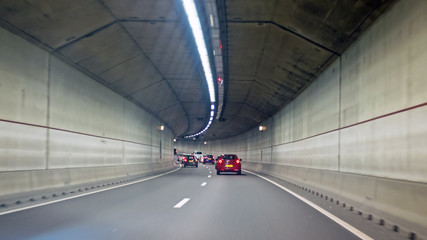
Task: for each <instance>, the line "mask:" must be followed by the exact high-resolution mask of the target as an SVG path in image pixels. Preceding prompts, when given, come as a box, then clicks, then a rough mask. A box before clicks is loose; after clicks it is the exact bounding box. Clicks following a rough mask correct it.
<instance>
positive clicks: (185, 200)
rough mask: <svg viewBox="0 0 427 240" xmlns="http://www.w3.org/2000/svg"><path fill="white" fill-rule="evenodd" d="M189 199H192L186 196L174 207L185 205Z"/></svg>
mask: <svg viewBox="0 0 427 240" xmlns="http://www.w3.org/2000/svg"><path fill="white" fill-rule="evenodd" d="M188 201H190V199H189V198H184V199H182V200H181V202H179V203H177V204H176V205H175V206H174V207H173V208H181V207H182V206H184V204H186V203H187V202H188Z"/></svg>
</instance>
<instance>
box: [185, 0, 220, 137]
mask: <svg viewBox="0 0 427 240" xmlns="http://www.w3.org/2000/svg"><path fill="white" fill-rule="evenodd" d="M182 4H183V6H184V10H185V12H186V13H187V18H188V22H189V24H190V27H191V30H192V32H193V36H194V40H195V41H196V46H197V51H198V52H199V55H200V60H201V62H202V67H203V71H204V73H205V78H206V82H207V84H208V90H209V98H210V101H211V112H210V119H209V123H208V125H207V126H206V127H205V128H204V129H203V130H202V131H200V132H198V133H195V134H192V135H189V136H185V138H191V137H195V136H197V135H200V134H202V133H204V132H205V131H206V130H208V128H209V127H210V126H211V124H212V120H213V116H214V115H215V112H214V110H215V104H213V103H215V87H214V81H213V75H212V70H211V64H210V61H209V55H208V51H207V48H206V43H205V38H204V36H203V30H202V26H201V24H200V18H199V15H198V14H197V9H196V5H195V4H194V0H182ZM212 22H213V18H212V15H211V24H212Z"/></svg>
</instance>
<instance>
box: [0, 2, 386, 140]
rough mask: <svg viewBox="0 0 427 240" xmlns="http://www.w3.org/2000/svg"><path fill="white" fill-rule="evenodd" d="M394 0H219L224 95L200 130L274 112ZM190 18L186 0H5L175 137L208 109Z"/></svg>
mask: <svg viewBox="0 0 427 240" xmlns="http://www.w3.org/2000/svg"><path fill="white" fill-rule="evenodd" d="M200 2H201V1H199V3H200ZM393 2H394V1H391V0H390V1H387V0H327V1H326V0H325V1H318V0H299V1H294V0H231V1H230V0H217V1H216V3H217V7H218V10H219V14H218V15H219V20H220V25H221V39H222V44H223V63H224V79H225V81H226V82H225V102H224V108H223V112H222V114H221V116H220V117H221V118H220V119H219V120H215V121H214V123H213V124H212V126H211V128H210V129H209V130H208V131H207V132H206V133H205V134H204V135H202V136H201V138H202V139H218V138H225V137H230V136H235V135H238V134H240V133H243V132H245V131H247V130H249V129H252V128H254V127H256V126H257V125H259V124H260V123H262V121H264V120H266V119H267V118H269V117H271V116H273V115H274V114H275V113H277V112H278V111H279V110H280V109H281V108H283V107H284V106H285V105H286V104H287V103H289V102H290V101H291V100H292V99H294V98H295V97H296V96H297V95H298V94H299V93H300V92H301V91H302V90H303V89H304V88H305V87H307V86H308V85H309V84H310V83H311V82H312V81H313V80H314V79H315V78H316V77H317V76H319V74H320V73H321V72H322V71H324V70H325V69H326V67H328V66H329V65H330V64H331V63H332V62H333V61H334V60H335V59H336V58H337V57H338V56H340V54H341V53H342V52H343V51H344V50H345V49H346V48H347V47H348V46H349V45H350V44H351V43H352V42H353V41H355V40H356V39H357V38H358V37H359V36H360V34H361V33H362V32H363V31H364V30H365V29H367V28H368V27H369V26H370V25H371V24H372V23H373V22H374V20H376V19H377V18H378V17H379V16H380V15H381V14H382V13H383V12H384V11H385V10H386V9H387V8H388V7H390V5H391V4H392V3H393ZM185 17H186V16H185V14H184V12H183V10H182V7H181V5H180V1H178V0H60V1H58V0H43V1H30V0H2V1H1V2H0V23H1V26H2V27H4V28H6V29H8V30H10V31H11V32H13V33H15V34H18V35H20V36H22V37H24V38H25V39H27V40H29V41H31V42H33V43H35V44H37V45H39V46H41V47H43V48H44V49H46V50H47V51H49V52H51V53H52V54H54V55H55V56H58V57H60V58H62V59H63V60H65V61H67V62H68V63H70V64H71V65H73V66H74V67H75V68H77V69H79V70H81V71H83V72H84V73H86V74H87V75H89V76H90V77H92V78H93V79H95V80H97V81H99V82H100V83H102V84H103V85H105V86H107V87H109V88H111V89H112V90H114V91H115V92H117V93H119V94H121V95H122V96H124V97H125V98H127V99H129V100H131V101H132V102H134V103H135V104H137V105H138V106H140V107H141V108H143V109H145V110H147V111H149V112H150V113H152V114H153V115H155V116H156V117H158V118H159V120H161V121H163V122H164V123H165V124H166V125H167V126H169V127H170V128H172V130H173V131H174V133H175V134H176V136H181V135H187V134H192V133H195V132H198V131H200V130H201V129H203V128H204V127H205V126H206V124H207V121H208V120H209V110H210V108H209V98H208V94H207V86H206V84H205V81H204V79H203V72H202V69H201V64H200V60H199V57H198V54H197V52H196V50H195V44H194V40H193V38H192V35H191V30H190V28H189V26H188V24H187V20H186V18H185Z"/></svg>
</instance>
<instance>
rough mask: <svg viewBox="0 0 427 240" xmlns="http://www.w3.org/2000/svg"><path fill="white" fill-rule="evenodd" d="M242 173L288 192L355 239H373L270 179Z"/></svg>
mask: <svg viewBox="0 0 427 240" xmlns="http://www.w3.org/2000/svg"><path fill="white" fill-rule="evenodd" d="M243 171H245V172H248V173H250V174H253V175H255V176H257V177H259V178H262V179H264V180H266V181H267V182H270V183H272V184H274V185H276V186H277V187H279V188H281V189H283V190H285V191H286V192H288V193H290V194H292V195H293V196H295V197H296V198H298V199H299V200H301V201H303V202H304V203H306V204H307V205H309V206H310V207H312V208H314V209H316V210H317V211H319V212H320V213H322V214H323V215H325V216H327V217H328V218H330V219H331V220H332V221H334V222H336V223H338V224H339V225H341V226H342V227H343V228H345V229H347V230H348V231H350V232H351V233H353V234H354V235H356V236H357V237H359V238H360V239H363V240H373V238H371V237H369V236H368V235H366V234H365V233H363V232H361V231H360V230H359V229H357V228H355V227H353V226H351V225H350V224H348V223H347V222H345V221H343V220H342V219H340V218H338V217H336V216H335V215H333V214H331V213H330V212H328V211H326V210H325V209H323V208H321V207H319V206H318V205H316V204H314V203H312V202H310V201H309V200H308V199H306V198H304V197H302V196H300V195H298V194H296V193H295V192H293V191H291V190H289V189H287V188H286V187H284V186H282V185H280V184H278V183H276V182H274V181H272V180H270V179H268V178H265V177H263V176H261V175H258V174H256V173H253V172H251V171H248V170H243Z"/></svg>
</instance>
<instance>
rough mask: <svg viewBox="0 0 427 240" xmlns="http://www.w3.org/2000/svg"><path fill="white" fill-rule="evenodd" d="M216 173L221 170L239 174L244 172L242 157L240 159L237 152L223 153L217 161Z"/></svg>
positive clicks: (219, 172)
mask: <svg viewBox="0 0 427 240" xmlns="http://www.w3.org/2000/svg"><path fill="white" fill-rule="evenodd" d="M215 168H216V174H217V175H220V174H221V172H236V173H237V175H240V174H242V159H239V158H238V157H237V155H236V154H222V155H221V156H219V158H218V160H217V161H216V165H215Z"/></svg>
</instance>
